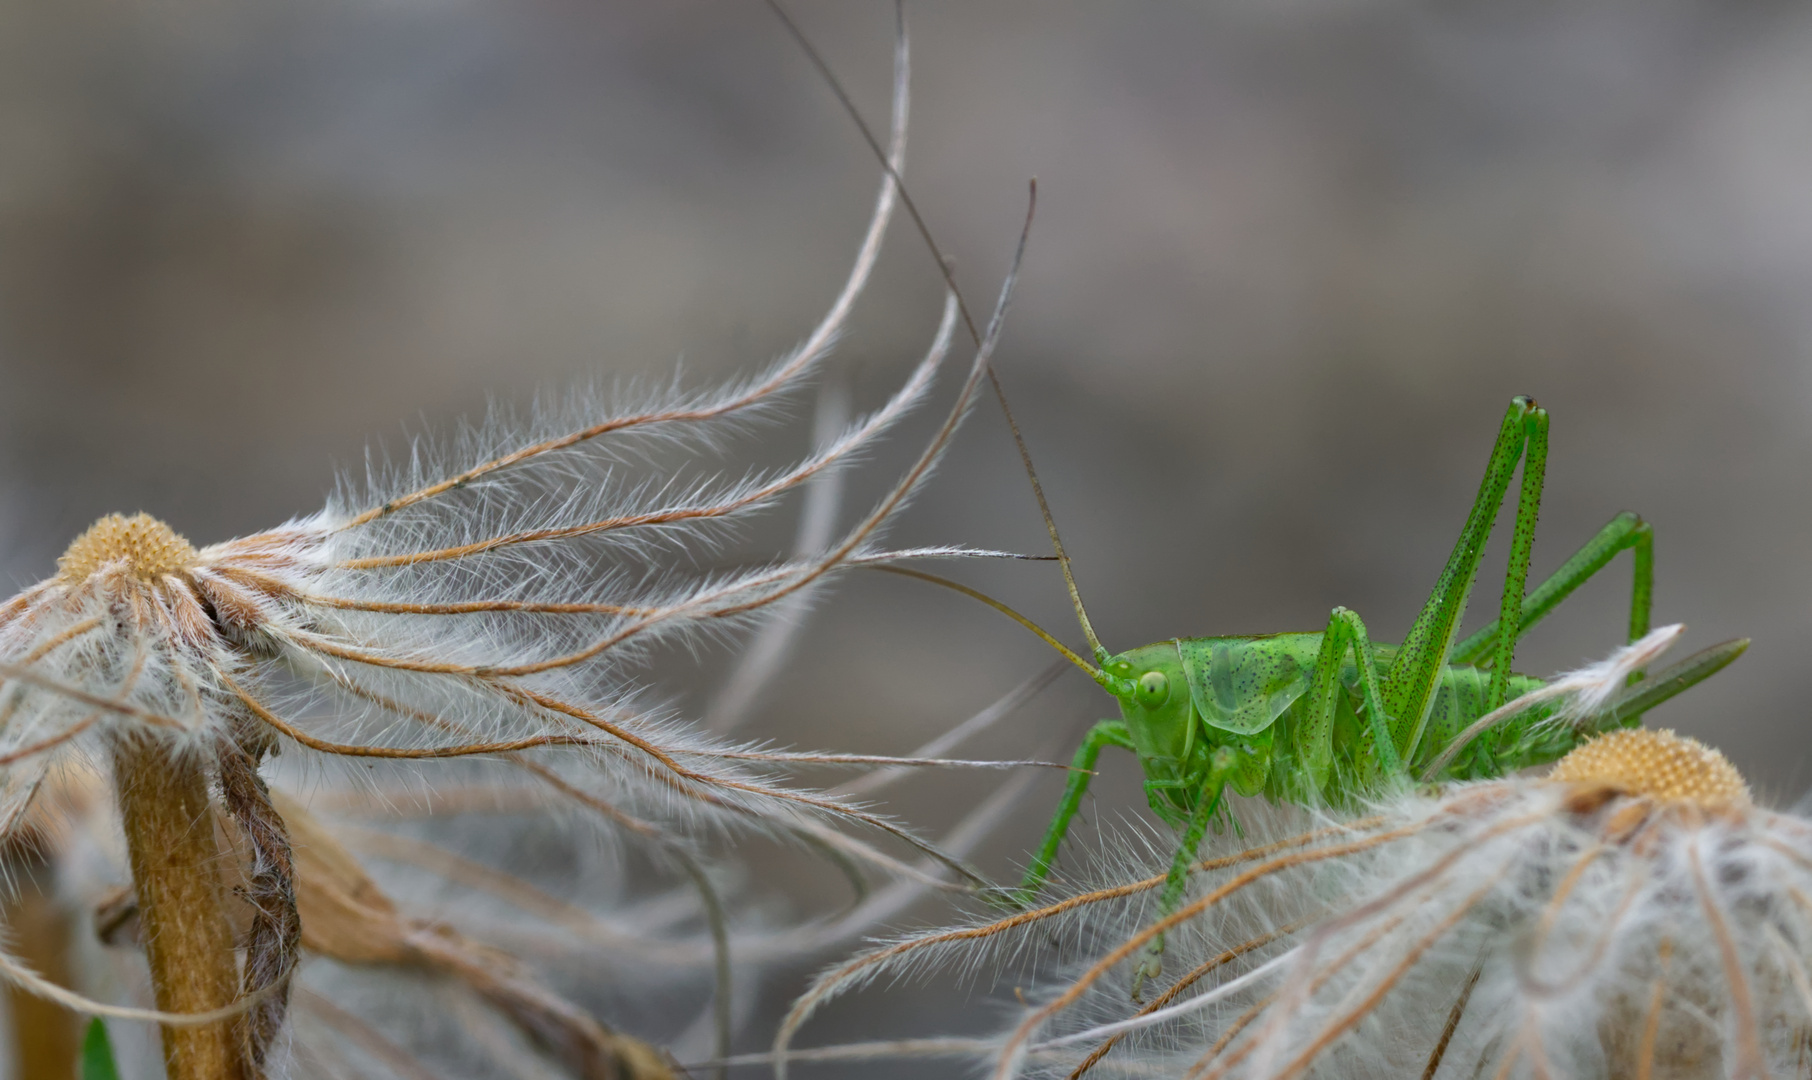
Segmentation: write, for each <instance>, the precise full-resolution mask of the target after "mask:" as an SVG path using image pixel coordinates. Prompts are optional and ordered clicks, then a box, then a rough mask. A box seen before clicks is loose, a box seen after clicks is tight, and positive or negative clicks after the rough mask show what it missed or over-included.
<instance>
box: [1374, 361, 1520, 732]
mask: <svg viewBox="0 0 1812 1080" xmlns="http://www.w3.org/2000/svg"><path fill="white" fill-rule="evenodd" d="M1546 422H1547V414H1546V413H1545V412H1543V411H1542V410H1541V409H1540V408H1539V407H1538V406H1537V405H1536V404H1535V402H1534V401H1533V400H1532V399H1530V398H1526V397H1519V398H1516V399H1514V400H1513V401H1511V402H1510V408H1509V410H1508V411H1507V412H1505V414H1504V423H1503V426H1502V427H1500V428H1499V429H1498V435H1497V443H1496V445H1494V446H1493V447H1492V450H1491V460H1490V461H1489V463H1488V464H1487V465H1486V466H1485V476H1484V479H1483V480H1482V481H1480V483H1479V493H1478V497H1477V498H1476V499H1474V500H1473V503H1472V511H1471V512H1470V513H1469V514H1468V515H1467V517H1466V526H1465V528H1463V529H1462V530H1461V531H1460V538H1459V540H1458V542H1457V543H1455V544H1454V547H1453V553H1452V554H1450V555H1449V556H1448V557H1447V565H1446V566H1445V567H1443V568H1442V569H1441V576H1440V577H1439V578H1437V579H1436V580H1435V587H1434V592H1433V593H1431V594H1430V595H1429V597H1428V602H1427V603H1426V604H1424V605H1423V607H1422V610H1421V612H1420V613H1419V614H1418V615H1417V616H1416V621H1415V624H1414V625H1412V626H1411V627H1410V630H1409V634H1408V635H1407V636H1406V637H1405V638H1404V640H1403V646H1402V647H1401V648H1400V649H1398V650H1397V657H1396V659H1395V660H1394V661H1392V663H1391V667H1390V672H1389V674H1387V675H1386V676H1385V679H1384V704H1385V706H1386V707H1387V708H1388V710H1389V715H1390V717H1391V729H1392V735H1393V736H1394V740H1393V741H1394V742H1395V744H1396V746H1397V747H1398V749H1399V750H1400V751H1401V752H1402V753H1404V754H1409V753H1411V752H1412V751H1413V750H1414V748H1415V744H1416V742H1417V740H1419V739H1420V738H1421V737H1422V728H1423V726H1424V725H1425V724H1426V723H1427V722H1428V711H1429V708H1430V707H1431V706H1432V705H1433V704H1434V696H1435V690H1436V688H1437V686H1438V684H1439V682H1440V677H1441V668H1442V667H1443V666H1445V665H1446V663H1447V657H1448V654H1449V652H1450V651H1451V650H1452V648H1453V639H1454V635H1455V634H1456V633H1458V631H1459V627H1460V617H1461V616H1462V615H1464V614H1465V612H1466V598H1467V596H1468V595H1469V594H1470V593H1471V591H1472V583H1473V581H1474V579H1475V578H1477V576H1478V569H1479V560H1480V559H1481V558H1483V557H1484V553H1485V541H1486V540H1487V539H1489V538H1490V536H1491V526H1492V524H1493V522H1494V521H1495V520H1496V518H1497V509H1498V506H1499V505H1500V504H1501V503H1502V502H1503V499H1504V495H1505V493H1506V492H1508V491H1509V489H1510V477H1511V474H1513V473H1514V472H1515V471H1516V465H1517V462H1518V461H1519V460H1521V458H1522V456H1523V447H1524V446H1525V445H1526V444H1527V443H1528V441H1529V437H1530V435H1531V434H1532V433H1533V432H1535V431H1536V430H1537V429H1538V428H1539V429H1541V430H1542V431H1543V432H1545V429H1546ZM1538 437H1539V436H1538ZM1537 492H1538V495H1539V484H1538V485H1537ZM1521 508H1522V504H1521V501H1520V500H1519V504H1518V512H1519V516H1520V515H1521ZM1530 527H1531V528H1533V522H1532V521H1531V525H1530ZM1519 591H1520V590H1519ZM1520 605H1521V597H1520V595H1519V596H1518V608H1516V609H1512V610H1520Z"/></svg>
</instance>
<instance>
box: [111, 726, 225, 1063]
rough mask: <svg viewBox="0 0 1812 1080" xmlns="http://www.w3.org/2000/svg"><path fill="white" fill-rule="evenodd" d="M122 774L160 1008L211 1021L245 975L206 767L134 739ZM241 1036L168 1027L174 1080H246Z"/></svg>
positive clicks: (123, 756) (122, 760)
mask: <svg viewBox="0 0 1812 1080" xmlns="http://www.w3.org/2000/svg"><path fill="white" fill-rule="evenodd" d="M113 772H114V786H115V788H116V789H117V790H118V792H119V800H120V819H121V821H122V822H123V823H124V825H125V829H126V849H127V854H128V856H129V858H130V861H131V864H132V883H133V888H134V889H135V891H136V892H137V894H138V908H139V917H140V919H141V920H142V921H141V926H142V927H143V932H142V936H143V939H144V942H145V959H146V960H148V961H149V962H150V965H151V982H152V986H153V987H154V988H155V991H156V997H157V1007H158V1008H159V1009H160V1010H162V1011H164V1012H205V1011H208V1010H211V1009H218V1008H221V1007H223V1006H226V1005H229V1004H231V1003H232V1001H233V999H234V997H235V996H236V995H237V992H238V988H239V971H238V966H237V963H236V958H235V956H234V953H233V936H234V935H233V925H232V923H231V921H230V920H229V919H228V916H227V910H226V905H225V903H224V898H223V896H222V889H221V880H220V864H221V860H222V858H223V852H222V850H221V846H220V843H219V841H218V840H217V839H216V838H215V835H214V811H213V807H212V804H211V801H210V799H209V794H208V774H207V771H206V769H205V768H204V767H203V763H202V759H201V758H200V757H198V756H192V755H184V754H181V753H178V752H174V751H173V750H172V749H171V747H170V746H169V745H168V744H166V743H163V742H160V741H158V740H155V739H151V738H143V737H141V738H129V739H126V740H122V741H121V742H119V743H117V744H116V745H115V747H114V752H113ZM234 1027H235V1025H234V1023H233V1021H231V1020H223V1021H221V1022H219V1023H215V1024H206V1025H202V1026H197V1027H170V1026H166V1027H164V1029H163V1044H164V1068H165V1070H166V1072H167V1073H168V1075H169V1080H240V1077H241V1062H240V1056H241V1055H240V1051H239V1040H238V1038H237V1037H236V1035H235V1032H234Z"/></svg>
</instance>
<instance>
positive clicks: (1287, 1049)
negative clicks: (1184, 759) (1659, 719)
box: [750, 650, 1812, 1080]
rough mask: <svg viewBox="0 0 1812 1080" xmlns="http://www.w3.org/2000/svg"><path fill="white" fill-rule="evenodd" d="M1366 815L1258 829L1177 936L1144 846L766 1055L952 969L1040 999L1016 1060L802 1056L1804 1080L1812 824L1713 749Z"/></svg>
mask: <svg viewBox="0 0 1812 1080" xmlns="http://www.w3.org/2000/svg"><path fill="white" fill-rule="evenodd" d="M1648 658H1649V657H1647V656H1644V655H1643V650H1636V651H1634V652H1631V651H1625V652H1622V653H1620V654H1619V655H1618V656H1617V657H1615V658H1613V660H1612V661H1610V662H1606V663H1605V664H1601V665H1594V666H1593V667H1592V668H1591V669H1588V670H1591V671H1595V672H1596V673H1597V679H1598V683H1597V684H1596V685H1593V684H1591V682H1590V680H1588V679H1586V678H1584V677H1583V676H1580V677H1569V678H1570V679H1571V681H1572V682H1573V684H1574V685H1575V690H1574V692H1573V693H1574V694H1575V695H1578V696H1580V697H1587V698H1588V699H1589V698H1591V697H1594V696H1596V695H1595V694H1594V691H1596V690H1602V689H1603V684H1607V683H1609V684H1614V686H1615V687H1621V685H1622V683H1623V681H1624V679H1625V677H1626V676H1627V674H1628V671H1629V670H1630V669H1631V667H1632V666H1633V665H1637V664H1640V663H1646V662H1647V659H1648ZM1612 692H1613V693H1614V692H1615V690H1614V689H1613V691H1612ZM1569 697H1572V695H1569ZM1604 704H1605V702H1604V701H1599V703H1598V707H1602V706H1603V705H1604ZM1593 709H1594V706H1593V705H1591V704H1590V703H1589V701H1588V703H1587V704H1586V705H1584V706H1582V707H1581V708H1580V711H1582V712H1588V711H1593ZM1371 809H1372V812H1371V813H1369V814H1368V815H1367V816H1365V817H1363V818H1356V817H1342V816H1335V815H1331V814H1327V813H1321V814H1308V813H1307V812H1292V813H1291V814H1289V815H1284V816H1283V820H1291V819H1293V820H1294V821H1295V823H1296V824H1298V825H1300V824H1302V823H1303V818H1304V817H1305V816H1306V817H1308V818H1309V821H1308V825H1309V827H1308V828H1306V829H1302V830H1299V831H1295V832H1293V834H1290V835H1285V834H1284V832H1285V831H1288V830H1284V831H1276V829H1275V820H1274V822H1273V825H1272V826H1271V827H1269V828H1267V827H1266V826H1265V825H1264V824H1263V822H1264V815H1263V814H1251V815H1246V816H1245V817H1244V818H1243V820H1245V821H1246V823H1247V829H1248V839H1249V840H1251V839H1256V838H1257V837H1256V836H1254V835H1253V831H1254V830H1255V829H1256V830H1257V831H1258V834H1259V835H1262V834H1263V833H1264V832H1267V831H1268V832H1270V833H1271V835H1273V836H1277V837H1279V838H1278V839H1275V840H1271V841H1269V842H1267V843H1259V844H1256V845H1255V846H1252V847H1249V848H1248V849H1246V850H1244V851H1241V852H1238V853H1236V854H1233V855H1228V856H1221V857H1216V858H1212V859H1206V860H1203V861H1202V862H1200V863H1199V864H1198V865H1197V866H1196V867H1195V869H1194V872H1193V874H1192V876H1191V891H1190V894H1189V896H1188V898H1187V899H1186V900H1185V902H1184V903H1183V905H1182V906H1181V907H1180V908H1179V909H1178V910H1177V911H1175V912H1174V913H1173V914H1171V915H1169V916H1167V917H1165V918H1162V919H1159V918H1157V917H1156V913H1155V912H1154V910H1153V904H1154V902H1155V898H1156V895H1157V891H1158V889H1159V887H1160V886H1161V885H1162V883H1163V881H1164V878H1165V875H1164V873H1163V872H1162V866H1163V864H1164V862H1165V861H1167V860H1166V856H1167V854H1168V852H1167V851H1166V850H1165V848H1164V845H1163V842H1162V841H1161V840H1160V841H1159V842H1156V843H1154V841H1153V838H1152V837H1151V836H1150V835H1149V834H1144V835H1141V834H1138V833H1135V834H1132V835H1130V836H1128V837H1126V838H1124V841H1123V843H1122V844H1121V846H1120V850H1118V851H1116V852H1113V853H1111V854H1110V855H1109V856H1108V858H1111V859H1113V860H1114V861H1113V862H1112V863H1110V864H1109V865H1107V866H1105V867H1098V868H1097V869H1096V872H1095V873H1094V874H1093V875H1087V874H1085V875H1081V876H1082V877H1085V878H1086V877H1091V876H1092V878H1093V880H1095V881H1097V882H1100V883H1101V884H1100V885H1099V887H1096V888H1091V889H1081V890H1079V891H1076V892H1073V893H1072V894H1071V895H1068V896H1066V897H1063V898H1060V899H1058V900H1056V901H1054V902H1052V903H1049V904H1046V905H1044V906H1042V907H1040V908H1037V909H1033V910H1028V911H1021V912H1015V913H1013V914H1011V915H1007V916H1005V917H996V918H992V919H988V920H983V921H976V922H973V923H970V924H967V925H963V926H958V927H952V928H947V929H941V930H937V931H933V932H929V933H921V934H916V935H913V936H911V937H907V938H904V939H900V940H897V941H894V942H891V943H888V944H886V945H883V946H881V947H879V948H876V949H873V950H871V951H869V952H867V953H864V954H862V955H860V956H857V957H855V958H853V959H851V960H849V961H846V962H843V963H841V964H838V965H837V966H835V967H833V968H832V969H830V970H829V971H827V972H826V973H825V974H824V975H822V976H821V977H820V979H819V980H818V981H817V982H816V984H815V985H814V986H813V987H812V988H811V989H810V990H808V991H807V993H806V994H805V995H804V996H802V997H801V998H800V999H799V1001H798V1002H797V1003H796V1004H795V1006H794V1008H793V1010H792V1012H791V1013H790V1014H789V1016H788V1017H787V1018H786V1020H785V1021H784V1022H783V1024H782V1027H781V1030H780V1032H779V1035H778V1037H777V1039H776V1043H775V1046H774V1050H773V1052H772V1053H771V1054H769V1055H763V1056H760V1057H761V1058H762V1059H763V1060H771V1061H772V1062H774V1064H775V1067H776V1070H777V1072H780V1073H782V1074H784V1072H785V1066H786V1062H787V1060H788V1058H789V1057H790V1056H792V1055H793V1054H794V1053H795V1052H794V1051H792V1050H791V1049H790V1044H791V1041H792V1039H793V1037H794V1035H795V1033H796V1032H797V1031H798V1030H799V1029H800V1027H801V1025H802V1024H803V1023H804V1022H805V1021H806V1020H807V1019H808V1018H809V1016H810V1015H811V1014H812V1013H813V1012H814V1011H815V1010H817V1009H818V1008H820V1007H822V1006H823V1005H824V1004H825V1003H826V1002H828V1001H829V1000H830V999H831V998H833V997H835V996H838V995H840V994H843V993H847V992H849V991H851V990H853V989H856V988H859V987H861V986H862V985H864V984H866V983H869V982H872V981H874V980H877V979H898V978H904V977H910V976H912V975H915V974H919V973H922V972H925V971H927V970H929V969H931V968H933V967H940V966H950V965H955V966H958V967H960V968H961V969H963V970H966V971H971V972H973V971H975V970H976V969H978V968H980V967H984V966H994V967H997V968H1006V969H1010V970H1011V972H1012V975H1011V980H1012V983H1013V984H1015V985H1016V986H1018V987H1021V988H1023V997H1021V998H1020V1000H1021V1001H1023V1002H1025V1004H1023V1005H1020V1006H1018V1007H1017V1008H1015V1007H1014V1006H1012V1005H1011V1004H1008V1003H1006V1002H1003V1003H1002V1008H1004V1009H1006V1010H1007V1011H1008V1012H1009V1013H1014V1014H1016V1015H1015V1018H1014V1019H1013V1021H1012V1022H1011V1024H1010V1025H1009V1026H1008V1027H1007V1028H1006V1029H1005V1030H1004V1032H1003V1033H1002V1034H1001V1035H998V1036H994V1037H989V1038H979V1039H978V1038H968V1039H942V1040H939V1039H920V1040H910V1041H908V1042H906V1043H873V1044H862V1045H859V1046H844V1047H827V1048H820V1049H818V1050H814V1051H805V1052H804V1053H805V1054H807V1055H811V1056H824V1057H826V1058H827V1059H829V1058H836V1059H839V1060H853V1059H859V1058H878V1057H888V1056H922V1055H936V1056H957V1057H966V1058H969V1059H970V1060H975V1059H977V1058H979V1059H982V1060H985V1061H988V1062H990V1065H989V1073H990V1075H992V1076H994V1077H996V1078H1005V1077H1010V1076H1036V1077H1069V1078H1072V1080H1074V1078H1078V1077H1090V1076H1113V1075H1138V1076H1166V1077H1185V1078H1189V1080H1221V1078H1231V1077H1239V1078H1250V1080H1298V1078H1304V1077H1325V1078H1335V1077H1339V1078H1348V1077H1403V1076H1422V1077H1425V1078H1430V1080H1432V1078H1436V1077H1443V1078H1445V1077H1454V1078H1462V1077H1531V1078H1534V1077H1562V1076H1567V1077H1593V1076H1609V1077H1642V1078H1646V1080H1663V1078H1679V1080H1684V1078H1688V1077H1692V1078H1697V1077H1705V1078H1711V1077H1744V1078H1759V1077H1763V1076H1788V1075H1802V1074H1803V1072H1804V1069H1805V1064H1806V1061H1807V1060H1808V1058H1807V1053H1808V1047H1809V1046H1812V977H1809V976H1808V974H1807V972H1808V967H1809V966H1812V821H1807V820H1805V819H1803V818H1800V817H1797V816H1794V815H1792V814H1786V813H1778V812H1774V811H1770V810H1766V809H1764V808H1761V807H1759V806H1757V805H1756V804H1755V803H1754V801H1753V800H1752V798H1751V796H1750V793H1749V791H1748V788H1747V786H1746V785H1745V784H1744V782H1743V780H1742V778H1741V777H1740V776H1739V775H1738V774H1737V772H1736V770H1735V769H1734V768H1733V767H1732V766H1731V765H1730V764H1729V762H1728V761H1726V760H1725V759H1724V758H1723V757H1722V755H1720V754H1718V753H1717V752H1716V751H1714V750H1711V749H1709V748H1706V747H1704V746H1702V745H1700V744H1698V743H1696V742H1694V741H1692V740H1690V739H1684V738H1681V737H1678V736H1675V735H1674V734H1673V733H1671V732H1666V731H1657V730H1648V729H1641V728H1619V729H1614V730H1612V731H1610V732H1609V733H1606V734H1604V735H1601V736H1599V737H1597V738H1595V739H1592V740H1590V741H1588V742H1586V743H1584V744H1582V745H1581V746H1580V747H1579V748H1578V749H1577V750H1575V751H1574V752H1573V753H1572V754H1570V755H1568V756H1567V757H1566V758H1564V759H1562V760H1561V761H1560V762H1559V763H1558V764H1557V765H1556V766H1555V767H1554V768H1553V769H1552V770H1551V771H1550V772H1549V773H1548V775H1546V776H1542V777H1518V778H1512V779H1503V780H1493V781H1481V782H1471V783H1463V784H1452V785H1448V786H1447V787H1445V788H1442V789H1432V788H1426V787H1424V788H1422V789H1417V790H1410V789H1405V790H1402V791H1400V792H1398V793H1396V794H1394V795H1391V796H1389V797H1387V798H1385V799H1384V800H1383V801H1382V802H1380V803H1379V804H1377V805H1375V806H1374V807H1372V808H1371ZM1154 869H1156V870H1157V872H1155V873H1154V872H1153V870H1154ZM1158 933H1164V934H1165V935H1166V938H1167V953H1166V958H1167V961H1168V962H1167V963H1166V965H1165V966H1166V975H1167V977H1166V979H1165V980H1164V981H1163V982H1161V983H1159V984H1157V985H1156V986H1155V990H1156V994H1155V996H1153V997H1150V998H1148V999H1147V1000H1145V1001H1135V1000H1133V998H1132V997H1131V996H1130V994H1129V992H1128V987H1129V984H1130V973H1131V970H1132V967H1133V965H1134V964H1135V963H1136V962H1137V961H1138V958H1139V953H1140V950H1141V949H1143V948H1144V947H1145V945H1146V943H1147V942H1149V941H1150V940H1151V939H1152V938H1153V937H1154V936H1155V935H1156V934H1158ZM1017 993H1019V991H1016V994H1017ZM810 1059H811V1057H807V1058H805V1059H804V1060H810ZM750 1060H754V1058H753V1057H751V1059H750Z"/></svg>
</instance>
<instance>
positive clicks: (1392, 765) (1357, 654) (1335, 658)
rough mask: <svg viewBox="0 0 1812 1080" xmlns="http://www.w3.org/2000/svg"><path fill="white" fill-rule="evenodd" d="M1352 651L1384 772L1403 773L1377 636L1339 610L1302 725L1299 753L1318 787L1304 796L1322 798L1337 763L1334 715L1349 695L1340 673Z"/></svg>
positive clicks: (1324, 642) (1331, 620)
mask: <svg viewBox="0 0 1812 1080" xmlns="http://www.w3.org/2000/svg"><path fill="white" fill-rule="evenodd" d="M1349 647H1350V648H1351V649H1352V651H1353V659H1354V661H1355V666H1356V667H1357V668H1358V670H1359V688H1360V695H1361V697H1362V699H1363V701H1364V702H1365V718H1366V723H1367V724H1369V725H1370V727H1371V734H1372V744H1373V745H1374V746H1375V747H1376V748H1377V755H1378V770H1379V773H1380V775H1383V776H1395V775H1397V774H1398V773H1400V772H1402V770H1403V762H1402V758H1401V757H1400V756H1399V754H1398V752H1397V750H1398V748H1397V745H1396V742H1395V738H1394V736H1393V734H1392V732H1391V728H1390V718H1389V715H1388V714H1387V713H1386V712H1385V711H1384V694H1383V689H1382V688H1381V687H1380V685H1379V683H1378V664H1377V659H1376V657H1375V655H1374V653H1373V651H1372V639H1371V635H1370V634H1368V633H1366V630H1365V622H1364V621H1363V620H1361V619H1360V618H1359V615H1358V613H1357V612H1354V611H1350V610H1348V609H1347V608H1343V607H1337V608H1335V609H1334V610H1333V611H1332V612H1331V613H1329V615H1328V626H1327V629H1326V630H1325V631H1323V632H1322V635H1321V652H1320V653H1319V654H1318V655H1317V656H1316V658H1315V676H1314V679H1313V680H1312V681H1311V682H1310V683H1309V705H1308V712H1307V715H1306V716H1305V717H1304V718H1303V720H1302V721H1301V722H1299V723H1298V724H1297V726H1296V732H1295V738H1296V753H1297V756H1298V758H1299V759H1300V760H1301V761H1302V762H1303V765H1304V770H1305V772H1306V773H1307V774H1308V778H1309V783H1310V784H1311V785H1313V787H1314V790H1313V791H1308V792H1303V793H1302V795H1304V796H1311V797H1312V796H1314V795H1316V794H1319V793H1320V792H1321V791H1322V790H1323V789H1324V788H1326V786H1327V780H1328V771H1329V769H1330V768H1331V767H1332V765H1333V759H1334V713H1335V710H1336V709H1337V708H1338V705H1339V696H1340V694H1341V692H1342V690H1343V688H1342V686H1341V681H1340V670H1341V668H1342V667H1344V666H1345V663H1346V654H1347V649H1348V648H1349Z"/></svg>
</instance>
